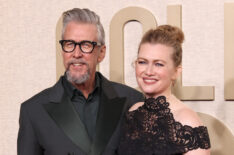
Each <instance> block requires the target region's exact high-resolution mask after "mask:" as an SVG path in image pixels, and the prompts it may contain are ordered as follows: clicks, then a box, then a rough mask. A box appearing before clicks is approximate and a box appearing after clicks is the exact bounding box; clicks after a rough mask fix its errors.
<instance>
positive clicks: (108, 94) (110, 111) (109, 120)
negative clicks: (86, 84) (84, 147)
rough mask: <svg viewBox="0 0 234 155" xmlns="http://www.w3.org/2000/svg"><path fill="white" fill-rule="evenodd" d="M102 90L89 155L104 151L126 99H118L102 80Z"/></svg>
mask: <svg viewBox="0 0 234 155" xmlns="http://www.w3.org/2000/svg"><path fill="white" fill-rule="evenodd" d="M102 78H104V77H102ZM102 89H103V91H102V93H101V100H100V105H99V112H98V118H97V125H96V135H95V138H94V141H93V145H92V147H91V153H90V155H99V154H101V152H102V151H103V150H104V149H105V147H106V145H107V144H108V142H109V140H110V138H111V136H112V134H113V132H114V131H115V129H116V127H117V125H118V123H119V120H120V118H121V115H122V113H123V108H124V105H125V102H126V98H121V97H119V96H118V95H117V93H116V92H115V91H114V89H113V88H112V86H111V84H110V82H109V81H107V80H106V79H103V80H102Z"/></svg>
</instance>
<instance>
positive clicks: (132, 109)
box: [128, 102, 144, 111]
mask: <svg viewBox="0 0 234 155" xmlns="http://www.w3.org/2000/svg"><path fill="white" fill-rule="evenodd" d="M143 105H144V102H137V103H136V104H134V105H133V106H131V108H129V110H128V111H134V110H137V109H138V108H139V107H141V106H143Z"/></svg>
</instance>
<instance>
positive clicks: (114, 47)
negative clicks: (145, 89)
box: [110, 7, 157, 83]
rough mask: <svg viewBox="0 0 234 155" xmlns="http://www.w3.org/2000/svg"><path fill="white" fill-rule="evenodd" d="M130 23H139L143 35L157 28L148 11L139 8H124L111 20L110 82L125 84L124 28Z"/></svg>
mask: <svg viewBox="0 0 234 155" xmlns="http://www.w3.org/2000/svg"><path fill="white" fill-rule="evenodd" d="M131 21H138V22H140V23H141V24H142V29H143V33H144V32H146V31H147V30H149V29H151V28H155V27H156V26H157V23H156V20H155V18H154V16H153V15H152V14H151V13H150V12H149V11H148V10H146V9H143V8H140V7H128V8H124V9H122V10H120V11H119V12H117V13H116V14H115V16H114V17H113V18H112V20H111V24H110V80H112V81H116V82H120V83H125V82H124V37H123V36H124V26H125V24H126V23H128V22H131ZM136 46H137V45H136Z"/></svg>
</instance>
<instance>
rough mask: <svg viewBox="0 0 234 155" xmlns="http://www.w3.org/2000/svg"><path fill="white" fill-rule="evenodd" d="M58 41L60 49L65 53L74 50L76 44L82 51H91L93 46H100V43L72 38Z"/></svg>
mask: <svg viewBox="0 0 234 155" xmlns="http://www.w3.org/2000/svg"><path fill="white" fill-rule="evenodd" d="M59 43H60V44H61V46H62V49H63V51H64V52H66V53H71V52H73V51H74V50H75V48H76V45H79V47H80V50H81V51H82V52H83V53H92V52H93V49H94V48H95V46H101V44H99V43H97V42H94V41H88V40H83V41H81V42H75V41H74V40H60V41H59Z"/></svg>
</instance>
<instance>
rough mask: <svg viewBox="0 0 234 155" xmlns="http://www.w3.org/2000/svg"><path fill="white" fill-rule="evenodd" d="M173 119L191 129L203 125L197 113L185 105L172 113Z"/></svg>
mask: <svg viewBox="0 0 234 155" xmlns="http://www.w3.org/2000/svg"><path fill="white" fill-rule="evenodd" d="M182 104H183V103H182ZM174 117H175V120H176V121H178V122H180V123H181V124H182V125H188V126H191V127H198V126H202V125H203V124H202V122H201V120H200V118H199V116H198V115H197V113H196V112H195V111H193V110H192V109H190V108H189V107H187V106H186V105H182V106H180V107H179V108H178V109H176V110H175V111H174Z"/></svg>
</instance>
